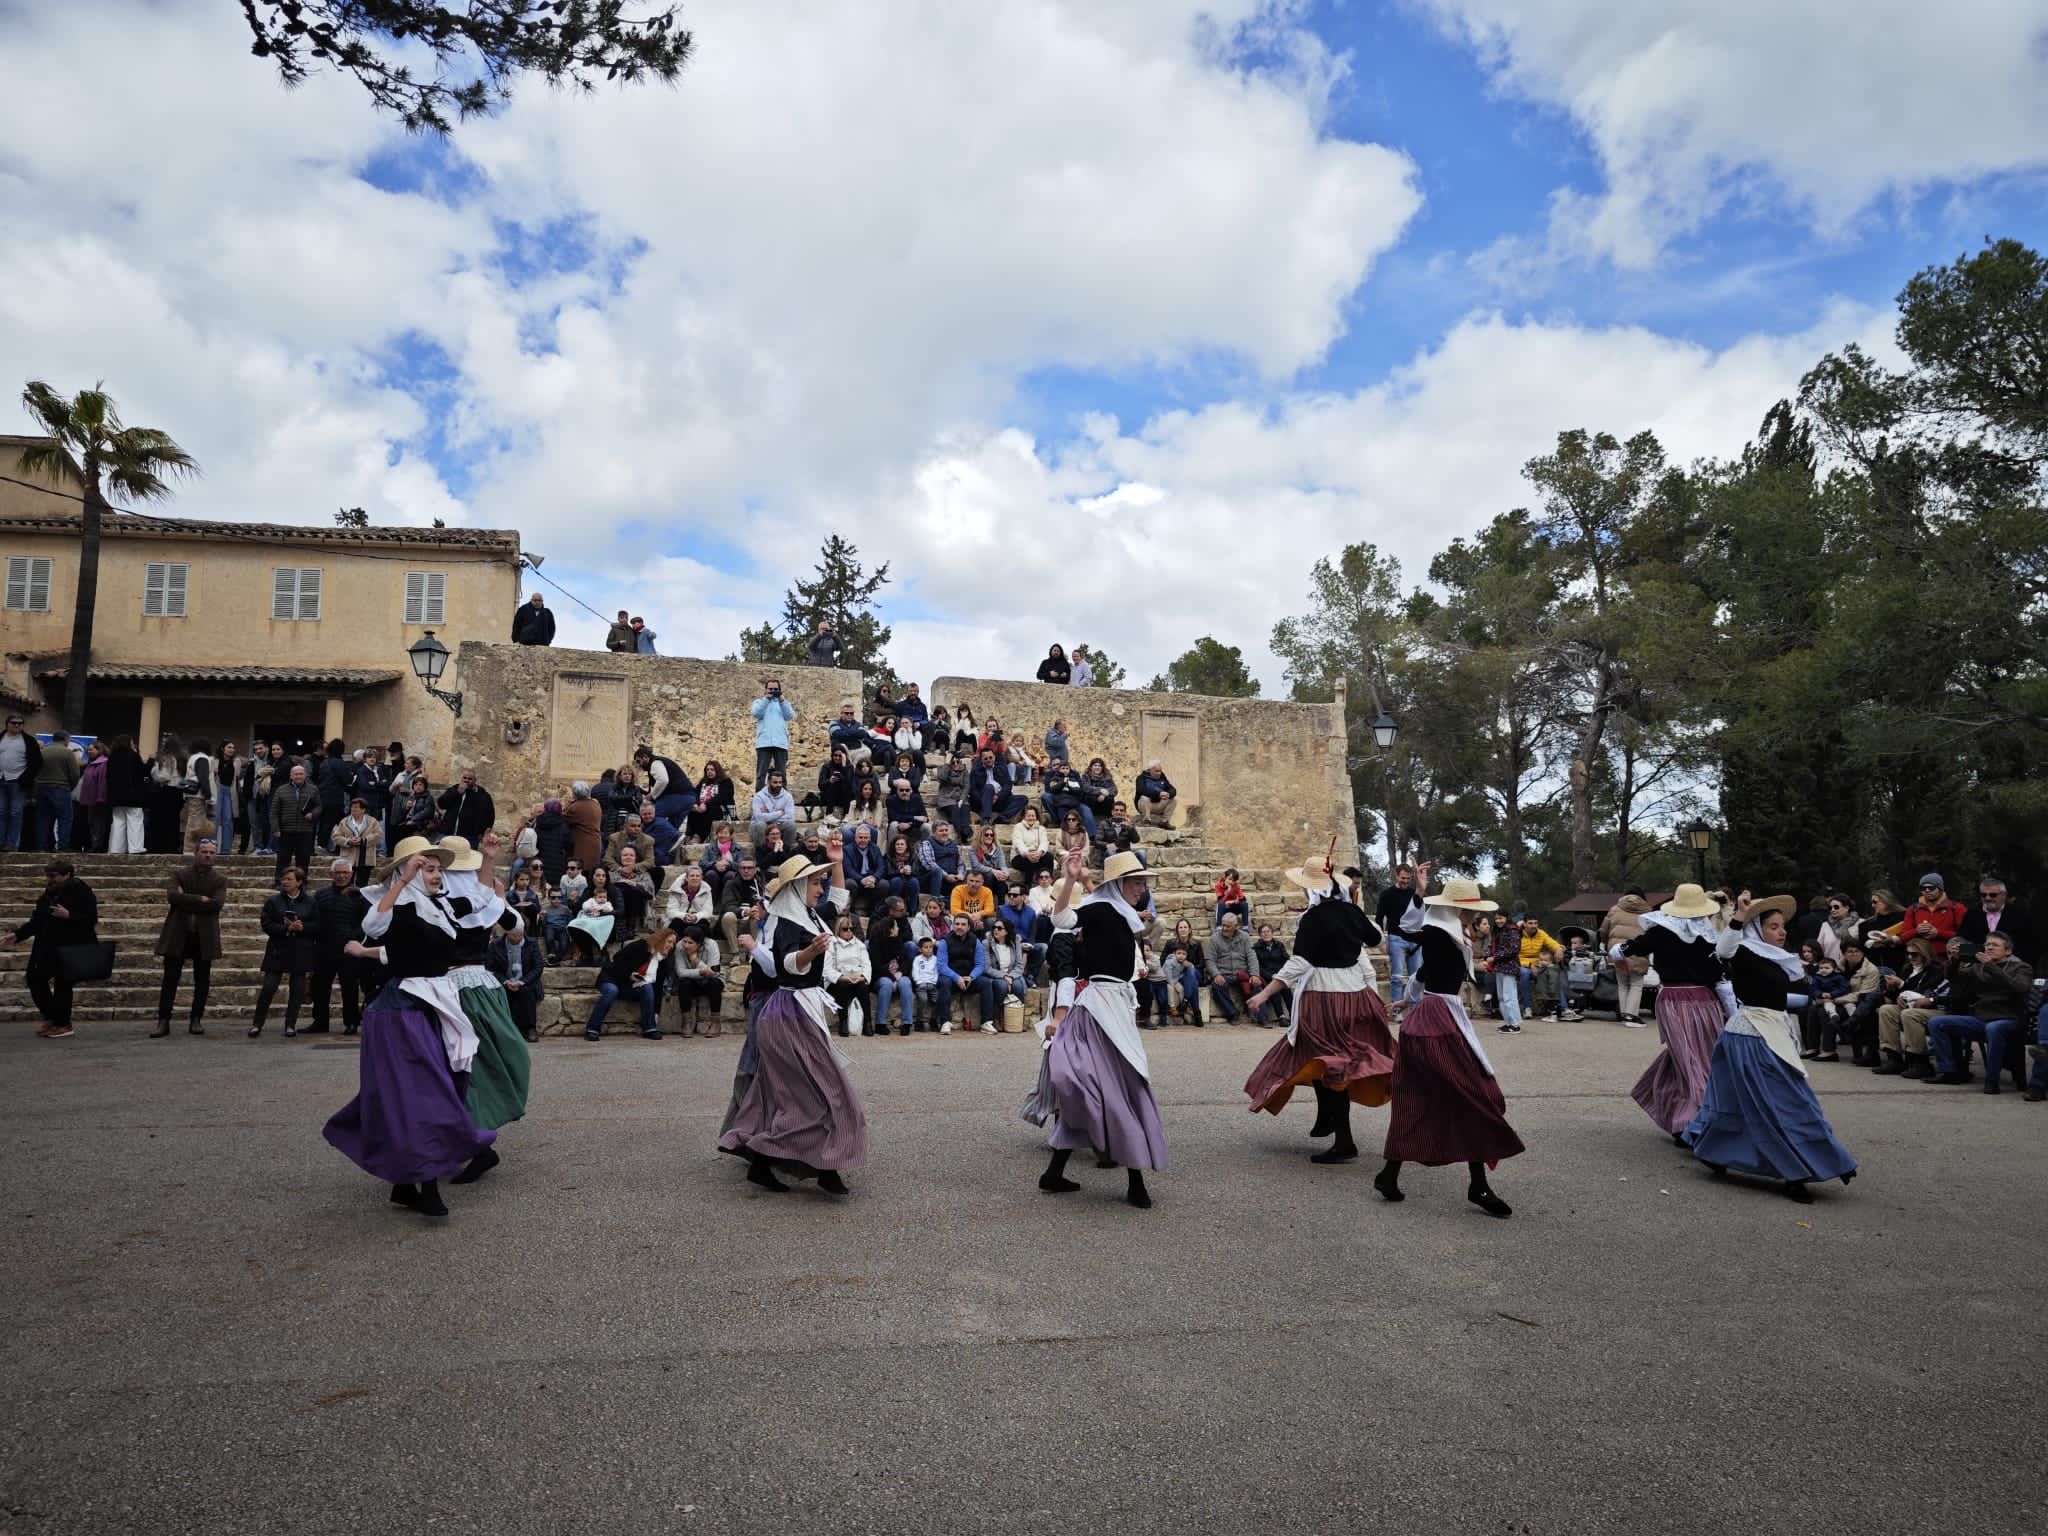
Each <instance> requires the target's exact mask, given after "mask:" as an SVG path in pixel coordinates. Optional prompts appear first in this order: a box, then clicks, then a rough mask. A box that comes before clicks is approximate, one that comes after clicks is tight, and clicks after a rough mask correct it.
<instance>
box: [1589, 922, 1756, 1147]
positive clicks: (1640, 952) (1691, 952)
mask: <svg viewBox="0 0 2048 1536" xmlns="http://www.w3.org/2000/svg"><path fill="white" fill-rule="evenodd" d="M1720 916H1721V904H1720V903H1719V902H1718V901H1716V900H1714V898H1713V897H1711V896H1709V895H1708V894H1707V893H1706V892H1705V891H1703V890H1702V889H1700V887H1699V886H1697V885H1693V884H1690V883H1688V884H1685V885H1681V886H1680V887H1679V888H1678V889H1677V890H1676V891H1674V892H1672V895H1671V899H1670V900H1669V901H1667V902H1665V903H1664V905H1663V906H1661V907H1659V908H1658V909H1657V910H1656V911H1654V912H1645V913H1644V914H1643V915H1642V917H1641V919H1640V920H1639V921H1640V922H1641V924H1642V931H1641V932H1640V933H1638V934H1637V935H1636V936H1635V937H1634V938H1633V939H1630V940H1629V941H1628V942H1627V943H1624V944H1617V945H1615V946H1614V949H1613V950H1612V954H1613V958H1614V961H1615V963H1616V964H1617V965H1622V966H1625V965H1627V964H1628V962H1629V961H1630V960H1631V959H1633V958H1646V959H1648V960H1649V962H1650V965H1651V967H1652V968H1653V969H1654V970H1655V971H1656V972H1657V981H1658V987H1657V1034H1658V1036H1659V1037H1660V1038H1661V1039H1662V1040H1663V1042H1664V1049H1663V1050H1661V1051H1659V1052H1658V1053H1657V1059H1656V1060H1655V1061H1653V1062H1651V1063H1650V1066H1649V1070H1647V1071H1646V1072H1644V1073H1643V1075H1642V1077H1641V1078H1639V1079H1638V1080H1637V1081H1636V1085H1635V1087H1634V1088H1633V1089H1631V1090H1630V1096H1631V1097H1633V1098H1634V1099H1635V1101H1636V1102H1637V1103H1638V1104H1640V1105H1642V1107H1643V1113H1645V1114H1646V1115H1648V1116H1649V1117H1650V1118H1651V1119H1652V1120H1654V1121H1656V1122H1657V1125H1658V1126H1659V1128H1660V1129H1662V1130H1663V1131H1664V1132H1665V1133H1666V1134H1668V1135H1669V1136H1670V1137H1671V1139H1672V1140H1673V1141H1675V1142H1677V1143H1678V1144H1679V1145H1680V1146H1684V1145H1685V1128H1686V1127H1687V1126H1688V1125H1690V1124H1692V1117H1693V1116H1694V1115H1696V1114H1698V1113H1699V1112H1700V1099H1701V1096H1702V1095H1704V1094H1705V1093H1706V1091H1707V1068H1708V1066H1709V1065H1710V1064H1711V1063H1712V1062H1713V1059H1714V1042H1715V1040H1717V1039H1719V1038H1720V1034H1721V1025H1722V1023H1723V1022H1724V1021H1725V1020H1726V1019H1727V1017H1728V1011H1727V1009H1725V1008H1724V1007H1723V1006H1722V1005H1721V998H1720V995H1719V993H1718V992H1717V991H1716V989H1717V988H1718V987H1719V986H1720V985H1721V983H1722V981H1723V980H1724V979H1725V973H1724V972H1723V970H1722V967H1721V959H1720V956H1719V955H1717V954H1716V953H1715V952H1714V945H1715V944H1716V943H1717V942H1718V941H1719V940H1720V937H1721V932H1722V924H1721V922H1720Z"/></svg>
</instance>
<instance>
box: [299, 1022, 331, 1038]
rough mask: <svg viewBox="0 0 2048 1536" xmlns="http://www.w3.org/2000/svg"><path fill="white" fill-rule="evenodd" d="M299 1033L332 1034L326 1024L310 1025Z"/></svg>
mask: <svg viewBox="0 0 2048 1536" xmlns="http://www.w3.org/2000/svg"><path fill="white" fill-rule="evenodd" d="M299 1033H300V1034H302V1035H325V1034H331V1033H332V1031H331V1030H329V1029H328V1027H327V1026H326V1025H325V1024H308V1025H307V1026H306V1027H305V1028H304V1029H302V1030H300V1031H299Z"/></svg>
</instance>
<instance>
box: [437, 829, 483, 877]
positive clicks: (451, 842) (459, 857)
mask: <svg viewBox="0 0 2048 1536" xmlns="http://www.w3.org/2000/svg"><path fill="white" fill-rule="evenodd" d="M441 851H442V852H443V853H445V854H446V855H447V856H448V873H449V874H451V875H459V874H461V873H462V872H463V871H464V870H468V869H482V868H483V867H484V856H483V854H482V853H481V852H480V851H479V850H478V849H475V848H472V847H471V846H470V843H469V839H468V838H466V837H444V838H442V839H441Z"/></svg>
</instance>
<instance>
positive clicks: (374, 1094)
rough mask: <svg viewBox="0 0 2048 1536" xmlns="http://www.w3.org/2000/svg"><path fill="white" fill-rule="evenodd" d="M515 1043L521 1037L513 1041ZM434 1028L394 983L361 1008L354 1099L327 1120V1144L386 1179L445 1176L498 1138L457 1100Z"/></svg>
mask: <svg viewBox="0 0 2048 1536" xmlns="http://www.w3.org/2000/svg"><path fill="white" fill-rule="evenodd" d="M520 1043H521V1044H522V1045H523V1044H524V1043H525V1042H524V1041H521V1042H520ZM468 1075H469V1074H468V1073H466V1072H465V1073H464V1074H463V1075H462V1078H461V1079H458V1078H457V1077H456V1075H455V1074H454V1073H453V1072H451V1071H450V1070H449V1069H448V1052H447V1050H446V1048H445V1047H444V1046H443V1045H442V1044H441V1026H440V1025H439V1024H438V1023H436V1022H435V1020H434V1019H433V1018H431V1017H430V1016H429V1015H428V1014H427V1013H426V1012H425V1011H424V1010H423V1009H422V1008H421V1006H420V1004H419V1003H418V1002H417V1001H416V1000H415V999H414V998H413V997H411V996H410V995H409V994H408V993H406V992H404V991H402V990H400V988H399V985H398V983H397V982H395V981H392V982H387V983H386V984H385V987H384V990H383V991H382V992H380V993H378V994H377V1000H376V1001H375V1002H374V1003H372V1004H370V1006H369V1007H367V1008H365V1009H364V1010H363V1048H362V1053H361V1055H360V1056H359V1057H358V1060H357V1085H358V1086H357V1090H356V1096H355V1097H354V1098H353V1099H350V1100H349V1101H348V1103H347V1104H346V1105H344V1106H343V1107H342V1108H341V1109H340V1110H339V1111H338V1112H337V1113H336V1114H335V1116H334V1118H333V1119H331V1120H329V1121H328V1122H327V1129H326V1131H325V1132H324V1134H325V1135H326V1137H327V1140H328V1142H329V1143H330V1144H331V1145H332V1146H333V1147H334V1149H335V1150H336V1151H337V1152H339V1153H341V1155H342V1156H344V1157H346V1158H347V1159H348V1160H349V1161H350V1162H352V1163H354V1164H355V1165H356V1166H357V1167H358V1168H360V1169H362V1170H363V1172H365V1173H367V1174H369V1175H370V1176H371V1177H373V1178H379V1179H382V1180H384V1181H385V1182H386V1183H387V1184H420V1183H424V1182H425V1181H426V1180H428V1179H445V1178H447V1177H448V1176H449V1175H450V1174H452V1173H455V1172H456V1171H458V1170H459V1169H460V1168H461V1167H462V1165H463V1164H464V1163H466V1162H468V1161H469V1160H470V1159H471V1158H472V1157H475V1156H476V1155H477V1153H479V1152H481V1151H483V1149H484V1148H485V1147H488V1146H489V1145H490V1144H491V1143H492V1142H493V1141H495V1140H497V1137H498V1133H497V1132H496V1131H488V1130H481V1129H479V1128H478V1127H477V1125H476V1122H475V1121H473V1120H472V1119H471V1118H470V1115H469V1110H468V1109H467V1108H466V1107H465V1105H464V1104H463V1089H464V1086H465V1084H464V1081H463V1079H466V1078H467V1077H468Z"/></svg>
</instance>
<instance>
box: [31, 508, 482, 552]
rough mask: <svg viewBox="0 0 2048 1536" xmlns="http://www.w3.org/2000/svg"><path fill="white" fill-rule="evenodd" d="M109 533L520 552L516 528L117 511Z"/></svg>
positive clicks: (37, 518) (60, 519) (61, 516)
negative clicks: (354, 524)
mask: <svg viewBox="0 0 2048 1536" xmlns="http://www.w3.org/2000/svg"><path fill="white" fill-rule="evenodd" d="M78 523H79V519H78V518H77V517H76V516H73V515H70V514H68V513H63V512H49V513H40V512H39V513H31V514H28V515H15V516H11V517H0V533H5V532H7V531H8V530H9V529H16V528H19V529H34V530H36V531H38V532H42V531H46V530H52V529H54V530H58V531H64V530H75V529H76V528H77V527H78ZM101 532H102V533H103V534H105V535H106V536H107V537H109V538H133V537H141V538H147V537H149V536H151V535H162V534H201V535H205V534H212V535H214V536H216V537H219V538H232V539H250V538H257V539H277V540H286V539H289V540H291V541H293V542H295V543H312V544H340V545H349V544H370V545H378V544H382V545H397V546H400V547H404V546H408V545H410V546H414V547H419V546H423V545H424V546H440V547H444V548H445V547H452V548H459V549H502V550H503V551H504V552H505V553H506V554H508V555H516V554H518V553H519V533H518V530H517V529H513V528H399V527H390V526H385V527H376V528H339V527H331V528H330V527H321V526H318V525H316V524H312V523H230V522H221V521H214V520H212V519H209V518H203V517H155V516H150V517H142V516H137V515H135V514H133V513H121V514H116V515H115V516H113V517H110V518H107V519H106V520H105V521H104V522H103V523H102V524H101Z"/></svg>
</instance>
